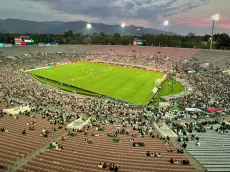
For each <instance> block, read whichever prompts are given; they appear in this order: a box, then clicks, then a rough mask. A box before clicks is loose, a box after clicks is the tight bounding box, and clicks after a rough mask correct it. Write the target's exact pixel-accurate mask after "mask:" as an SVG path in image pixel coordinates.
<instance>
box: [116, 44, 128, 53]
mask: <svg viewBox="0 0 230 172" xmlns="http://www.w3.org/2000/svg"><path fill="white" fill-rule="evenodd" d="M128 49H129V46H119V45H118V46H116V48H115V50H114V54H124V53H126V52H127V51H128Z"/></svg>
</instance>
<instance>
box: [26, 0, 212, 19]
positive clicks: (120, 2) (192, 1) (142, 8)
mask: <svg viewBox="0 0 230 172" xmlns="http://www.w3.org/2000/svg"><path fill="white" fill-rule="evenodd" d="M28 1H36V2H41V3H44V4H46V5H49V7H50V8H51V9H52V10H55V11H57V12H59V13H65V14H70V15H85V16H89V17H95V18H101V19H109V18H111V17H112V18H117V19H121V18H128V19H146V18H149V19H150V18H152V20H155V21H157V16H158V15H163V16H169V15H171V14H174V13H178V12H181V11H185V10H189V9H192V8H195V7H197V6H200V5H202V4H204V3H206V2H208V1H209V0H97V1H96V0H85V1H83V0H55V1H54V0H28Z"/></svg>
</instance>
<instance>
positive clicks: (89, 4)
mask: <svg viewBox="0 0 230 172" xmlns="http://www.w3.org/2000/svg"><path fill="white" fill-rule="evenodd" d="M229 11H230V0H1V1H0V18H1V19H6V18H14V19H25V20H34V21H56V20H58V21H78V20H83V21H88V22H93V23H105V24H121V23H122V22H125V23H126V24H127V25H136V26H143V27H146V28H156V29H161V30H163V29H164V26H163V21H165V20H168V21H169V26H168V31H171V32H174V33H178V34H182V35H186V34H187V33H189V32H193V33H195V34H196V35H204V34H211V26H212V21H211V16H212V15H213V14H215V13H219V14H220V20H219V21H217V22H216V29H215V33H223V32H225V33H228V34H230V12H229Z"/></svg>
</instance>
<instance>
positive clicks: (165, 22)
mask: <svg viewBox="0 0 230 172" xmlns="http://www.w3.org/2000/svg"><path fill="white" fill-rule="evenodd" d="M168 25H169V21H168V20H166V21H164V26H165V32H166V31H167V26H168Z"/></svg>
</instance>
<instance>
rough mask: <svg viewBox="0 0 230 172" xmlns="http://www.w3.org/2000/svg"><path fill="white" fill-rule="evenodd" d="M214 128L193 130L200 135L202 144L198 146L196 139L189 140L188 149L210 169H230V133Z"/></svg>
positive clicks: (216, 170) (214, 171) (214, 170)
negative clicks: (202, 130)
mask: <svg viewBox="0 0 230 172" xmlns="http://www.w3.org/2000/svg"><path fill="white" fill-rule="evenodd" d="M216 127H217V125H216ZM214 130H215V127H214ZM214 130H207V132H206V133H197V132H193V133H192V134H194V135H196V136H198V137H199V142H200V146H196V145H195V141H189V142H188V143H187V148H186V150H187V151H188V152H189V153H190V154H191V155H192V156H193V157H194V158H196V159H197V160H198V161H199V162H200V164H202V165H203V166H204V167H205V168H206V169H207V170H208V171H212V172H218V171H221V172H224V171H230V133H225V134H220V133H218V132H216V131H214Z"/></svg>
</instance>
